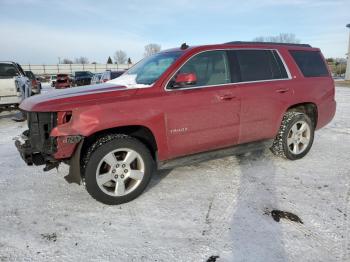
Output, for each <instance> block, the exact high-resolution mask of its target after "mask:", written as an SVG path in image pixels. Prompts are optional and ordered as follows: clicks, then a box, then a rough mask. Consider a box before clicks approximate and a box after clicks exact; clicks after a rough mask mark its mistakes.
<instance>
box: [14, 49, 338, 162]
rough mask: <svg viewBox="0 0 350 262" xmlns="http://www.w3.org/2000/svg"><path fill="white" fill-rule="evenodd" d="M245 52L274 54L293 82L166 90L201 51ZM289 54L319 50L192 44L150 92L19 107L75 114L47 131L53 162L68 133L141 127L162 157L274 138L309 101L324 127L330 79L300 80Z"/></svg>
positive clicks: (109, 92)
mask: <svg viewBox="0 0 350 262" xmlns="http://www.w3.org/2000/svg"><path fill="white" fill-rule="evenodd" d="M250 48H253V49H257V48H261V49H274V50H277V51H278V53H279V54H280V55H281V57H282V58H283V61H284V63H285V65H286V66H287V68H288V70H289V72H290V79H285V80H277V81H263V82H256V83H233V84H225V85H223V86H220V85H219V86H210V87H205V88H198V89H195V88H194V89H190V90H172V91H166V90H165V86H166V84H167V83H168V81H169V80H170V79H171V78H172V77H173V75H174V74H175V73H176V71H177V70H178V69H179V68H180V67H181V65H183V64H184V63H185V62H186V61H187V60H188V59H189V58H190V57H192V56H193V55H195V54H197V53H199V52H202V51H207V50H226V49H250ZM176 50H179V49H176ZM288 50H314V51H319V49H316V48H309V47H295V46H293V47H289V46H279V45H271V46H269V45H258V44H251V45H250V44H247V45H241V44H240V45H234V44H232V45H210V46H199V47H190V48H188V49H186V50H183V51H182V52H183V54H182V55H181V57H180V58H179V59H178V60H177V61H175V63H174V64H173V65H171V66H170V67H169V68H168V69H167V70H166V71H165V72H164V73H163V75H162V76H161V77H160V78H159V79H158V80H157V81H156V82H155V83H154V85H153V86H152V87H150V88H139V89H127V88H125V87H122V86H115V85H113V84H111V83H106V84H100V85H96V86H83V87H76V88H71V89H66V90H61V91H57V92H53V93H52V94H45V95H41V96H34V97H32V98H29V99H26V100H24V102H23V103H22V104H21V106H20V107H21V109H23V110H25V111H34V112H64V111H71V112H72V119H71V120H70V121H69V122H68V123H65V124H61V125H58V126H57V127H56V128H54V129H53V130H52V132H51V136H53V137H58V140H57V144H58V152H57V153H56V154H55V157H56V158H57V159H63V158H69V157H71V155H72V154H73V152H74V149H75V145H67V144H64V143H63V138H64V137H65V136H68V135H81V136H84V137H88V136H91V135H92V134H94V133H96V132H99V131H103V130H106V129H110V128H115V127H123V126H130V125H132V126H135V125H138V126H144V127H146V128H148V129H149V130H150V131H151V132H152V133H153V135H154V137H155V140H156V143H157V148H158V159H159V160H168V159H172V158H175V157H179V156H184V155H188V154H193V153H197V152H203V151H209V150H213V149H218V148H224V147H228V146H232V145H235V144H240V143H246V142H251V141H256V140H261V139H265V138H266V139H268V138H274V137H275V135H276V134H277V131H278V129H279V126H280V123H281V120H282V117H283V114H284V113H285V112H286V110H287V109H288V108H289V107H291V106H293V105H296V104H300V103H306V102H308V103H314V104H315V105H316V106H317V109H318V122H317V128H321V127H322V126H324V125H326V124H327V123H328V122H330V121H331V119H332V118H333V116H334V114H335V101H334V83H333V80H332V78H331V77H330V76H329V77H316V78H305V77H303V75H302V74H301V72H300V70H299V68H298V67H297V65H296V64H295V62H294V60H293V59H292V57H291V55H290V54H289V52H288Z"/></svg>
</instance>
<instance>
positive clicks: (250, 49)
mask: <svg viewBox="0 0 350 262" xmlns="http://www.w3.org/2000/svg"><path fill="white" fill-rule="evenodd" d="M334 96H335V88H334V81H333V79H332V77H331V74H330V72H329V70H328V68H327V65H326V63H325V60H324V57H323V55H322V53H321V51H320V49H318V48H314V47H311V46H310V45H304V44H282V43H258V42H230V43H226V44H218V45H204V46H194V47H189V46H187V45H185V44H183V45H182V46H181V48H176V49H170V50H165V51H162V52H159V53H157V54H155V55H153V56H149V57H146V58H145V59H143V60H142V61H140V62H139V63H138V64H137V65H135V66H134V67H132V68H130V69H129V70H128V71H127V72H125V73H124V74H123V75H122V76H120V77H118V78H117V79H114V80H111V81H108V82H107V83H103V84H100V85H95V86H91V87H90V88H89V90H88V91H87V90H86V88H76V89H75V90H69V91H68V90H67V91H62V92H60V94H59V95H56V94H55V93H54V92H53V93H52V94H49V93H48V94H45V95H41V96H38V97H33V98H29V99H25V100H24V101H23V103H21V106H20V108H21V109H22V110H24V111H25V112H27V114H28V120H29V121H28V127H29V130H27V131H25V132H24V133H23V135H22V137H21V138H19V139H18V140H17V141H16V146H17V148H18V150H19V152H20V155H21V156H22V158H23V159H24V161H25V162H26V163H27V164H28V165H32V164H36V165H44V164H46V168H45V170H49V169H52V168H55V167H57V166H58V165H59V164H60V163H69V164H70V167H71V173H70V178H71V179H73V181H75V182H79V183H81V182H83V183H84V185H85V187H86V189H87V191H88V192H89V193H90V195H91V196H92V197H93V198H95V199H96V200H98V201H101V202H103V203H106V204H121V203H125V202H128V201H131V200H133V199H134V198H136V197H137V196H139V195H140V194H141V193H142V192H143V191H144V189H145V188H146V186H147V184H148V183H149V181H150V179H151V176H152V173H154V171H155V170H156V169H157V168H158V169H159V168H164V169H169V168H172V167H174V166H177V165H184V164H188V163H193V162H196V161H200V160H202V161H207V160H209V159H211V158H217V157H220V156H228V155H233V154H242V153H245V152H249V151H253V150H260V149H263V148H264V147H265V146H268V147H270V149H271V151H272V152H273V153H274V154H276V155H277V156H281V157H283V158H285V159H289V160H298V159H301V158H303V157H304V156H305V155H306V154H307V153H308V152H309V150H310V149H311V147H312V144H313V141H314V132H315V130H317V129H320V128H322V127H324V126H325V125H327V124H328V123H329V122H330V121H331V120H332V118H333V117H334V114H335V111H336V101H335V99H334ZM318 148H320V147H318ZM314 154H315V155H317V154H318V152H317V150H315V152H314ZM266 162H267V163H266V164H267V165H268V164H269V163H268V161H266ZM305 163H306V162H300V163H299V165H296V167H298V168H299V169H298V171H299V170H302V169H303V165H305ZM217 175H218V177H219V176H220V172H219V171H218V174H217ZM203 179H205V178H203ZM71 181H72V180H71Z"/></svg>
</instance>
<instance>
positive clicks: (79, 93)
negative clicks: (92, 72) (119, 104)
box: [20, 83, 137, 112]
mask: <svg viewBox="0 0 350 262" xmlns="http://www.w3.org/2000/svg"><path fill="white" fill-rule="evenodd" d="M136 91H137V89H129V88H126V87H125V86H120V85H116V84H113V83H104V84H98V85H88V86H79V87H73V88H66V89H61V90H54V91H51V92H48V93H45V94H41V95H35V96H32V97H29V98H27V99H25V100H24V101H23V102H22V103H21V104H20V108H21V109H22V110H24V111H28V112H58V111H69V110H72V109H74V108H78V107H80V106H82V105H88V104H91V105H93V104H100V103H102V102H105V103H106V102H108V101H115V100H118V99H119V98H121V97H127V96H131V95H133V94H135V92H136Z"/></svg>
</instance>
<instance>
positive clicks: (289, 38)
mask: <svg viewBox="0 0 350 262" xmlns="http://www.w3.org/2000/svg"><path fill="white" fill-rule="evenodd" d="M253 41H255V42H277V43H290V44H299V43H300V40H299V39H297V38H296V37H295V35H294V34H288V33H280V34H279V35H277V36H259V37H255V38H254V39H253Z"/></svg>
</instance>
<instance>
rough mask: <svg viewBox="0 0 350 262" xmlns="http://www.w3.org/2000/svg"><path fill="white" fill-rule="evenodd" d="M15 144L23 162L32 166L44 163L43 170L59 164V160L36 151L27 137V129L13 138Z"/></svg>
mask: <svg viewBox="0 0 350 262" xmlns="http://www.w3.org/2000/svg"><path fill="white" fill-rule="evenodd" d="M15 146H16V147H17V150H18V152H19V153H20V155H21V157H22V159H23V160H24V162H25V163H26V164H27V165H29V166H32V165H33V164H34V165H36V166H40V165H46V167H45V168H44V170H45V171H48V170H50V169H52V168H55V167H57V166H58V165H59V161H57V160H56V159H54V158H53V157H52V156H50V155H47V154H43V153H41V152H37V150H36V149H35V148H34V147H33V146H32V145H31V142H30V139H29V130H26V131H24V132H23V133H22V134H21V135H20V136H18V137H16V138H15Z"/></svg>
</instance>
